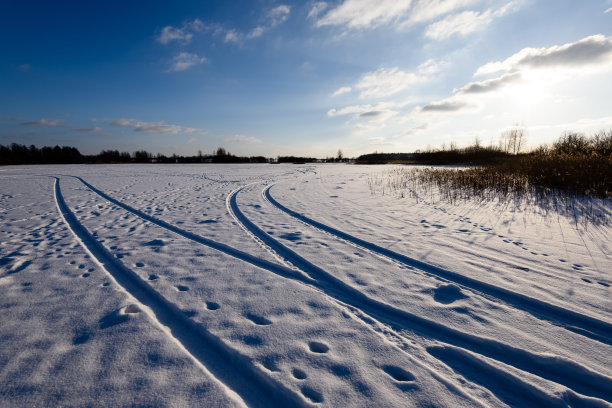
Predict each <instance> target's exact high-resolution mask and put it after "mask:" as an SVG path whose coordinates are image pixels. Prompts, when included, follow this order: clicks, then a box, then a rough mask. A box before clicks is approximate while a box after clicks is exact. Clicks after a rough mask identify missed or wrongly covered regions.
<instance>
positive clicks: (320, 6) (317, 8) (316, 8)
mask: <svg viewBox="0 0 612 408" xmlns="http://www.w3.org/2000/svg"><path fill="white" fill-rule="evenodd" d="M326 8H327V3H326V2H324V1H319V2H316V3H315V4H313V6H312V8H311V9H310V11H309V12H308V18H315V19H316V18H317V17H319V14H321V13H322V12H323V11H324V10H325V9H326Z"/></svg>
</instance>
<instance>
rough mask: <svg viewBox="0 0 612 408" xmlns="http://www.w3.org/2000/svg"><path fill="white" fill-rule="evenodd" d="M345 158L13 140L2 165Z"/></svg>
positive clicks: (2, 150)
mask: <svg viewBox="0 0 612 408" xmlns="http://www.w3.org/2000/svg"><path fill="white" fill-rule="evenodd" d="M327 161H329V162H338V161H346V159H344V158H343V157H342V153H341V152H340V151H339V153H338V157H336V158H328V159H326V160H319V159H315V158H312V157H297V156H279V157H277V158H276V159H274V158H268V157H264V156H250V157H246V156H235V155H233V154H231V153H230V152H229V151H227V150H225V148H223V147H219V148H218V149H216V150H215V151H214V152H213V153H212V154H202V151H201V150H200V151H198V154H197V155H194V156H180V155H176V154H172V155H170V156H166V155H163V154H160V153H158V154H156V155H153V154H151V153H150V152H147V151H146V150H137V151H135V152H133V153H129V152H120V151H119V150H102V151H101V152H100V153H99V154H96V155H83V154H81V152H79V150H78V149H76V148H75V147H68V146H62V147H60V146H55V147H42V148H38V147H36V146H34V145H31V146H29V147H28V146H25V145H20V144H17V143H12V144H11V145H9V146H4V145H0V165H9V164H78V163H91V164H101V163H315V162H327Z"/></svg>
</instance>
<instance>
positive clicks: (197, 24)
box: [157, 18, 205, 44]
mask: <svg viewBox="0 0 612 408" xmlns="http://www.w3.org/2000/svg"><path fill="white" fill-rule="evenodd" d="M204 28H205V26H204V23H203V22H202V21H200V20H198V19H197V18H196V19H195V20H193V21H189V22H187V23H185V24H183V26H182V27H181V28H178V27H173V26H165V27H164V28H162V30H161V33H159V35H158V36H157V41H158V42H160V43H162V44H168V43H170V42H172V41H182V42H185V43H188V42H189V41H191V39H192V38H193V33H194V32H200V31H202V30H203V29H204Z"/></svg>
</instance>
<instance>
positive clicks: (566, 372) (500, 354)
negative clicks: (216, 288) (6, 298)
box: [71, 176, 612, 402]
mask: <svg viewBox="0 0 612 408" xmlns="http://www.w3.org/2000/svg"><path fill="white" fill-rule="evenodd" d="M71 177H75V178H77V179H79V180H80V181H81V182H82V183H83V184H84V185H85V186H87V187H88V188H89V189H90V190H92V191H93V192H95V193H97V194H98V195H100V196H101V197H103V198H105V199H106V200H108V201H110V202H112V203H114V204H116V205H118V206H119V207H121V208H124V209H125V210H127V211H129V212H131V213H133V214H134V215H136V216H139V217H141V218H143V219H145V220H147V221H150V222H152V223H154V224H156V225H158V226H160V227H162V228H166V229H168V230H170V231H172V232H175V233H177V234H178V235H181V236H183V237H185V238H188V239H190V240H192V241H194V242H198V243H200V244H202V245H206V246H209V247H211V248H215V249H218V250H220V251H221V252H224V253H226V254H228V255H231V256H236V255H235V254H238V255H239V256H236V257H237V258H239V259H242V260H245V261H246V262H249V263H252V264H253V265H255V266H259V267H261V268H262V269H265V270H268V271H270V272H272V273H275V274H277V275H279V276H282V277H285V278H288V279H294V280H297V281H299V282H301V283H303V284H306V285H308V286H310V287H312V288H314V289H317V290H320V291H322V292H323V293H325V294H326V295H328V296H330V297H331V298H334V299H336V300H337V301H339V302H341V303H345V304H347V305H351V306H353V307H356V308H357V309H359V310H361V311H363V312H364V313H365V314H367V315H369V316H371V317H373V318H375V319H376V320H378V321H379V322H383V323H385V324H386V325H387V326H390V327H392V328H397V327H402V328H405V329H407V330H410V331H416V332H419V333H421V334H424V335H425V336H427V337H430V338H432V339H435V340H439V341H442V342H445V343H448V344H451V345H454V346H457V347H461V348H466V349H469V350H471V351H473V352H475V353H477V354H481V355H485V356H487V357H490V358H492V359H495V360H497V361H500V362H503V363H506V364H508V365H511V366H514V367H516V368H518V369H521V370H524V371H528V372H531V373H532V374H535V375H538V376H540V377H542V378H545V379H548V380H550V381H553V382H557V383H559V384H562V385H565V386H566V387H568V388H570V389H573V390H575V391H577V392H578V393H581V394H586V395H591V396H595V397H597V398H603V399H606V400H608V401H610V402H612V395H611V394H612V392H610V391H609V390H610V389H612V379H610V378H608V377H605V376H602V375H600V374H598V373H595V372H593V371H591V370H589V369H588V368H585V367H582V366H580V365H579V364H576V363H574V362H572V361H569V360H565V359H560V358H558V357H552V356H545V355H537V354H533V353H530V352H528V351H526V350H522V349H517V348H514V347H512V346H509V345H506V344H503V343H500V342H498V341H495V340H490V339H486V338H481V337H478V336H473V335H470V334H467V333H463V332H460V331H457V330H455V329H452V328H448V327H446V326H444V325H441V324H439V323H437V322H434V321H430V320H427V319H425V318H422V317H419V316H416V315H412V314H410V313H408V312H405V311H402V310H399V309H396V308H394V307H392V306H389V305H387V304H385V303H382V302H379V301H376V300H373V299H370V298H369V297H367V296H366V295H364V294H363V293H362V292H359V291H357V290H356V289H354V288H352V287H350V286H348V285H346V284H345V283H344V282H342V281H340V280H338V279H336V278H334V277H332V276H331V275H329V274H328V273H327V272H325V271H323V270H322V269H320V268H319V267H317V266H315V265H313V264H311V263H310V262H308V261H306V260H305V259H304V258H302V257H300V256H299V255H297V254H296V253H294V252H293V251H291V250H290V249H288V248H286V247H284V246H283V245H282V244H280V243H279V242H277V241H276V240H274V239H273V238H272V237H270V236H269V235H268V234H266V233H265V232H263V231H262V230H261V229H260V228H259V227H257V226H255V225H254V224H253V223H252V222H250V221H249V220H248V219H247V218H246V217H245V216H244V214H243V213H242V212H241V211H240V210H239V209H238V206H237V204H236V196H237V194H238V193H239V192H240V191H241V189H237V190H235V191H234V192H232V193H231V194H230V196H229V197H228V200H227V204H228V210H229V211H230V213H233V215H234V217H235V219H236V220H237V221H238V222H239V223H240V224H242V225H243V226H244V227H245V228H246V229H247V230H249V231H251V233H252V235H253V236H257V237H258V240H259V241H260V242H261V244H263V245H268V246H270V247H271V248H272V249H273V250H274V252H276V253H277V254H279V255H281V256H282V257H283V258H285V259H286V260H288V261H289V262H290V263H291V264H293V265H295V266H296V267H298V268H300V269H301V270H303V271H304V272H306V273H307V274H308V275H309V276H310V277H311V278H312V279H310V278H308V277H304V275H302V274H301V273H299V272H297V271H295V270H293V269H289V268H286V267H284V266H281V265H277V264H274V263H271V262H268V261H264V260H260V259H258V258H255V257H253V256H252V255H249V254H246V253H243V252H241V251H239V250H236V249H234V248H231V247H229V246H227V245H225V244H220V243H217V242H215V241H212V240H209V239H206V238H203V237H200V236H198V235H196V234H193V233H190V232H187V231H184V230H182V229H180V228H178V227H175V226H173V225H171V224H168V223H166V222H164V221H161V220H158V219H156V218H154V217H151V216H149V215H147V214H145V213H143V212H142V211H139V210H136V209H134V208H132V207H130V206H128V205H127V204H124V203H122V202H120V201H118V200H115V199H113V198H112V197H110V196H108V195H107V194H105V193H104V192H102V191H100V190H98V189H96V188H95V187H93V186H91V185H90V184H89V183H87V182H86V181H84V180H83V179H81V178H80V177H76V176H71ZM270 241H272V242H273V245H269V244H270ZM278 249H280V251H279V250H278ZM287 254H290V255H289V256H287ZM291 254H292V255H291ZM252 258H255V260H256V261H258V262H257V263H254V262H252V261H251V259H252ZM262 262H263V263H264V264H265V265H264V266H262V265H260V263H262ZM266 265H267V266H268V267H266ZM326 278H329V279H326Z"/></svg>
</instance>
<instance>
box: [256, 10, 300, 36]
mask: <svg viewBox="0 0 612 408" xmlns="http://www.w3.org/2000/svg"><path fill="white" fill-rule="evenodd" d="M290 12H291V8H290V7H289V6H286V5H284V4H283V5H280V6H278V7H275V8H273V9H272V10H270V11H268V13H266V16H265V18H264V22H263V24H260V25H258V26H257V27H255V28H254V29H252V30H251V31H250V32H249V33H248V34H247V35H246V38H247V39H252V38H257V37H261V36H262V34H263V33H265V32H266V31H268V30H270V29H272V28H274V27H276V26H277V25H279V24H281V23H283V22H285V20H287V17H289V13H290Z"/></svg>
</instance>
